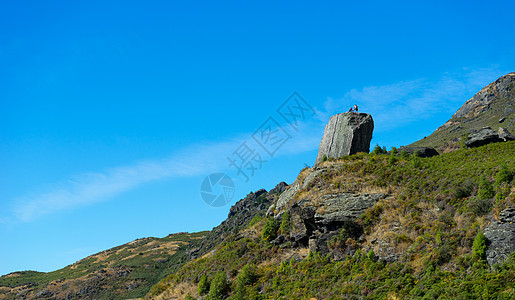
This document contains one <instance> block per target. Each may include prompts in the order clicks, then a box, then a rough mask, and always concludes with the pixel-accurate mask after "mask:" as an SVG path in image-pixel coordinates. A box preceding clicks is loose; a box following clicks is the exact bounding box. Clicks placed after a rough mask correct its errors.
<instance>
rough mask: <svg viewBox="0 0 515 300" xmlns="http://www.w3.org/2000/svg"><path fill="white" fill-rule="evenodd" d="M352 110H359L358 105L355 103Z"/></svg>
mask: <svg viewBox="0 0 515 300" xmlns="http://www.w3.org/2000/svg"><path fill="white" fill-rule="evenodd" d="M352 110H353V111H355V112H358V105H357V104H354V106H353V107H352Z"/></svg>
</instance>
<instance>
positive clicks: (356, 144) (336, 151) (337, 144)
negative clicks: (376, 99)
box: [315, 112, 374, 164]
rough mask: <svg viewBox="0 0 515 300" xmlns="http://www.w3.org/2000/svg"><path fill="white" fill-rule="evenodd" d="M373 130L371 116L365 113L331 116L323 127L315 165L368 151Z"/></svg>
mask: <svg viewBox="0 0 515 300" xmlns="http://www.w3.org/2000/svg"><path fill="white" fill-rule="evenodd" d="M373 130H374V120H373V119H372V116H371V115H369V114H365V113H353V112H346V113H341V114H337V115H334V116H332V117H331V118H330V119H329V122H328V123H327V125H326V126H325V130H324V135H323V137H322V141H321V142H320V146H319V149H318V155H317V159H316V163H315V164H319V163H320V162H322V160H323V157H324V155H325V156H326V157H327V158H340V157H342V156H344V155H351V154H356V153H358V152H366V153H368V152H369V151H370V140H371V139H372V132H373Z"/></svg>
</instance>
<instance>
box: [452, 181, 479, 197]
mask: <svg viewBox="0 0 515 300" xmlns="http://www.w3.org/2000/svg"><path fill="white" fill-rule="evenodd" d="M473 190H474V185H473V184H472V181H470V180H467V181H465V182H464V183H461V184H459V185H457V186H455V187H454V190H453V194H454V196H455V197H456V198H457V199H461V198H465V197H468V196H470V195H471V194H472V191H473Z"/></svg>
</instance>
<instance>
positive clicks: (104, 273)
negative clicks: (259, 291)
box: [0, 182, 288, 299]
mask: <svg viewBox="0 0 515 300" xmlns="http://www.w3.org/2000/svg"><path fill="white" fill-rule="evenodd" d="M287 186H288V185H287V184H286V183H284V182H281V183H279V184H278V185H277V186H276V187H275V188H273V189H271V190H270V191H269V192H267V191H266V190H264V189H261V190H258V191H256V192H251V193H249V194H248V195H247V196H246V197H245V198H243V199H241V200H240V201H238V202H236V204H234V205H233V206H232V207H231V209H230V211H229V214H228V217H227V219H226V220H225V221H223V222H222V223H221V224H220V225H218V226H216V227H215V228H213V230H212V231H204V232H198V233H177V234H170V235H169V236H167V237H164V238H142V239H137V240H135V241H133V242H130V243H127V244H124V245H121V246H118V247H115V248H112V249H109V250H106V251H102V252H100V253H97V254H94V255H91V256H88V257H86V258H84V259H82V260H80V261H78V262H76V263H74V264H72V265H70V266H67V267H64V268H62V269H60V270H57V271H53V272H49V273H43V272H36V271H22V272H14V273H11V274H8V275H5V276H2V277H0V299H128V298H135V297H142V296H144V295H145V294H146V293H147V292H148V291H149V289H150V287H151V286H153V285H155V284H156V283H157V282H159V280H160V279H162V278H164V277H166V276H167V275H169V274H172V273H173V272H175V271H176V270H177V269H178V268H179V267H181V266H183V265H184V264H185V263H186V262H188V261H190V260H192V259H195V258H197V257H199V256H202V255H206V254H207V253H209V252H210V251H211V250H212V249H213V248H215V247H216V246H218V245H219V244H221V243H223V242H224V241H225V240H226V239H227V238H229V237H230V238H232V236H234V234H237V233H238V232H239V230H240V229H242V228H246V227H247V226H248V224H249V223H250V222H251V221H252V220H253V219H254V218H255V217H257V218H258V219H261V218H263V217H264V215H265V213H266V210H267V209H268V207H269V206H270V204H271V203H273V202H274V201H276V200H277V198H278V197H279V195H280V194H281V193H282V192H283V191H284V190H285V189H286V187H287Z"/></svg>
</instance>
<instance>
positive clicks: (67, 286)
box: [0, 232, 206, 299]
mask: <svg viewBox="0 0 515 300" xmlns="http://www.w3.org/2000/svg"><path fill="white" fill-rule="evenodd" d="M205 234H206V232H199V233H192V234H190V233H178V234H171V235H169V236H167V237H164V238H144V239H138V240H136V241H133V242H131V243H127V244H125V245H121V246H118V247H115V248H112V249H109V250H106V251H103V252H100V253H97V254H95V255H91V256H88V257H86V258H84V259H82V260H80V261H78V262H76V263H74V264H72V265H70V266H67V267H64V268H62V269H60V270H57V271H53V272H49V273H42V272H35V271H24V272H15V273H11V274H9V275H5V276H2V277H0V299H14V298H16V295H17V294H19V295H24V296H26V297H29V298H40V299H41V298H51V299H55V298H60V299H64V298H65V297H66V296H69V297H72V298H88V297H89V298H97V299H98V298H102V299H127V298H131V297H140V296H143V295H145V293H147V292H148V290H149V289H150V287H151V286H152V285H154V284H155V283H156V282H158V281H159V280H160V279H161V278H163V277H164V276H166V275H168V274H170V273H172V272H173V271H174V270H176V269H177V268H178V267H180V266H182V265H183V264H184V263H185V262H186V259H187V257H186V249H187V246H188V245H191V244H196V243H198V241H199V239H201V238H202V237H203V236H204V235H205ZM38 293H39V294H38Z"/></svg>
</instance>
